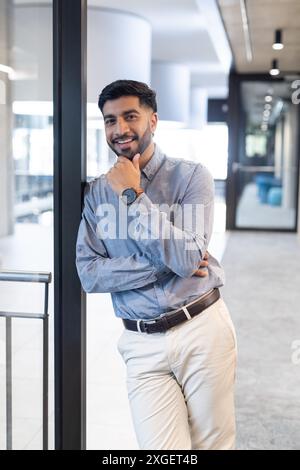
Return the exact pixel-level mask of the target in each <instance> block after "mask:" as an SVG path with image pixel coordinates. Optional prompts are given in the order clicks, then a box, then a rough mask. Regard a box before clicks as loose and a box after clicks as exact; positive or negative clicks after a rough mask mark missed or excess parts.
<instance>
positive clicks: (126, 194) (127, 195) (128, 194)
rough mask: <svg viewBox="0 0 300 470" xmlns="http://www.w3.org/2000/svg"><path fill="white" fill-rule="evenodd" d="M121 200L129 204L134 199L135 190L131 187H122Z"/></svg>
mask: <svg viewBox="0 0 300 470" xmlns="http://www.w3.org/2000/svg"><path fill="white" fill-rule="evenodd" d="M122 200H123V201H124V202H125V203H126V204H127V205H129V204H131V203H132V202H133V201H135V200H136V192H135V190H134V189H133V188H128V189H124V191H123V192H122Z"/></svg>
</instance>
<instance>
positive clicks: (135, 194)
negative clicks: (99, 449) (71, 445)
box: [76, 80, 236, 450]
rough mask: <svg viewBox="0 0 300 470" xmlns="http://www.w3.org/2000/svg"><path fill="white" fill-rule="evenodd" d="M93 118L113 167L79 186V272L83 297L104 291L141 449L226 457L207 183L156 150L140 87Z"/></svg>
mask: <svg viewBox="0 0 300 470" xmlns="http://www.w3.org/2000/svg"><path fill="white" fill-rule="evenodd" d="M99 108H100V110H101V111H102V113H103V117H104V123H105V133H106V139H107V143H108V145H109V147H110V148H111V149H112V150H113V152H114V153H115V154H116V156H117V157H118V158H117V161H116V163H115V165H114V166H113V167H112V168H111V169H110V170H109V172H108V173H107V174H106V175H101V176H100V177H99V178H96V179H95V180H94V181H92V182H90V183H89V184H88V185H87V188H86V193H85V201H84V210H83V214H82V220H81V223H80V227H79V232H78V240H77V258H76V263H77V269H78V274H79V277H80V280H81V283H82V286H83V288H84V290H85V291H86V292H110V293H111V295H112V301H113V306H114V310H115V314H116V316H117V317H119V318H121V319H122V321H123V324H124V327H125V329H124V332H123V334H122V335H121V337H120V339H119V342H118V349H119V352H120V354H121V356H122V358H123V360H124V362H125V364H126V367H127V389H128V397H129V402H130V407H131V412H132V418H133V423H134V427H135V431H136V435H137V439H138V442H139V445H140V447H141V448H142V449H162V450H166V449H171V450H173V449H233V448H234V445H235V444H234V443H235V417H234V377H235V367H236V338H235V331H234V327H233V324H232V321H231V318H230V315H229V312H228V310H227V308H226V305H225V303H224V301H223V299H222V298H221V297H220V292H219V289H218V288H219V287H220V286H222V285H223V270H222V268H221V266H220V265H219V263H218V261H217V260H216V259H215V258H214V257H213V256H211V255H210V256H209V263H208V261H207V259H208V254H207V248H208V246H209V241H210V238H211V233H212V225H213V207H214V186H213V180H212V177H211V175H210V174H209V172H208V171H207V170H206V168H205V167H203V166H202V165H201V164H200V163H197V164H196V163H194V162H188V161H184V160H177V159H174V158H170V157H168V156H166V155H165V154H164V153H163V152H162V151H161V150H160V149H159V148H158V146H157V145H155V143H154V142H153V135H154V132H155V129H156V125H157V119H158V116H157V105H156V96H155V92H154V91H153V90H151V89H150V88H149V87H148V86H147V85H146V84H144V83H141V82H136V81H133V80H118V81H116V82H113V83H111V84H109V85H108V86H106V87H105V88H104V89H103V90H102V92H101V94H100V97H99ZM104 215H105V217H104ZM120 215H122V217H120ZM124 220H125V229H126V230H125V231H124ZM108 225H110V226H111V225H113V229H114V230H112V231H110V230H108V232H107V231H106V230H105V228H107V226H108ZM112 234H113V235H112ZM120 445H121V443H120Z"/></svg>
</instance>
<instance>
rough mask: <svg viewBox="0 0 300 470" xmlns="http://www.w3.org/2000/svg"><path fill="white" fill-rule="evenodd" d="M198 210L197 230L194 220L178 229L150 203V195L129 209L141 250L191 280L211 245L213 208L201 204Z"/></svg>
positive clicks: (142, 197)
mask: <svg viewBox="0 0 300 470" xmlns="http://www.w3.org/2000/svg"><path fill="white" fill-rule="evenodd" d="M212 204H213V203H212ZM196 209H197V208H196ZM197 210H198V211H200V212H201V213H199V214H198V215H199V220H198V222H199V223H197V222H196V223H195V227H193V223H191V221H190V223H184V224H183V227H182V226H181V227H178V226H176V225H175V224H173V223H172V222H171V221H170V220H168V218H167V215H166V213H164V212H161V211H160V210H159V208H158V207H156V206H155V205H153V204H152V203H151V201H150V199H149V198H148V196H146V195H142V196H141V197H140V198H139V201H138V203H135V207H132V208H131V209H130V211H131V212H130V213H131V215H133V216H134V215H135V216H136V226H137V231H138V233H139V236H138V238H136V243H137V245H138V247H139V249H141V250H142V251H143V252H145V253H148V254H149V255H151V256H152V257H153V258H155V259H158V260H159V261H160V262H161V263H163V264H164V265H166V266H167V267H168V268H169V269H170V270H171V271H173V272H175V273H176V274H178V275H179V276H181V277H191V276H192V275H193V273H194V272H195V271H196V270H197V269H198V267H199V264H200V263H201V261H202V259H203V255H204V253H205V251H206V249H207V246H208V242H209V238H210V232H211V225H212V224H211V222H212V221H211V220H210V219H211V217H212V213H213V207H208V206H207V205H206V206H205V207H204V205H200V204H199V207H198V209H197ZM149 220H150V222H149Z"/></svg>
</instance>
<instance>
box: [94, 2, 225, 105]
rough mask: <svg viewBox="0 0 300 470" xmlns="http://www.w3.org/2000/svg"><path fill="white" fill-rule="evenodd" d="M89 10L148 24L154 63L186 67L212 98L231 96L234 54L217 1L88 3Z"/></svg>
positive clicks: (193, 79)
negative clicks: (118, 12) (229, 85)
mask: <svg viewBox="0 0 300 470" xmlns="http://www.w3.org/2000/svg"><path fill="white" fill-rule="evenodd" d="M88 6H90V7H92V6H93V7H94V6H98V7H105V8H110V9H116V10H121V11H126V12H130V13H133V14H136V15H139V16H141V17H143V18H144V19H146V20H148V21H149V22H150V24H151V26H152V60H153V61H165V62H172V63H177V64H185V65H187V66H188V67H189V69H190V72H191V84H192V86H199V87H202V86H203V87H206V88H207V90H208V95H209V96H211V97H223V96H226V95H227V76H228V70H229V67H230V63H231V52H230V48H229V45H228V43H227V40H226V36H225V32H224V29H223V25H222V22H221V20H220V16H219V13H218V11H217V9H216V7H215V6H216V2H215V0H198V1H197V0H126V1H125V0H88ZM218 30H219V31H218ZM217 34H219V35H222V34H223V38H222V40H221V41H216V38H217V37H218V36H217Z"/></svg>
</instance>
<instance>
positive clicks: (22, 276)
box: [0, 269, 52, 284]
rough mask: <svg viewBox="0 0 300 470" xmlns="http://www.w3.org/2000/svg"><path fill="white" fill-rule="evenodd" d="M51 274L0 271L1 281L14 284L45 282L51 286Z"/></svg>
mask: <svg viewBox="0 0 300 470" xmlns="http://www.w3.org/2000/svg"><path fill="white" fill-rule="evenodd" d="M51 277H52V276H51V273H48V272H34V271H31V272H24V271H8V270H3V269H2V270H1V271H0V281H14V282H43V283H47V284H50V282H51Z"/></svg>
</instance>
